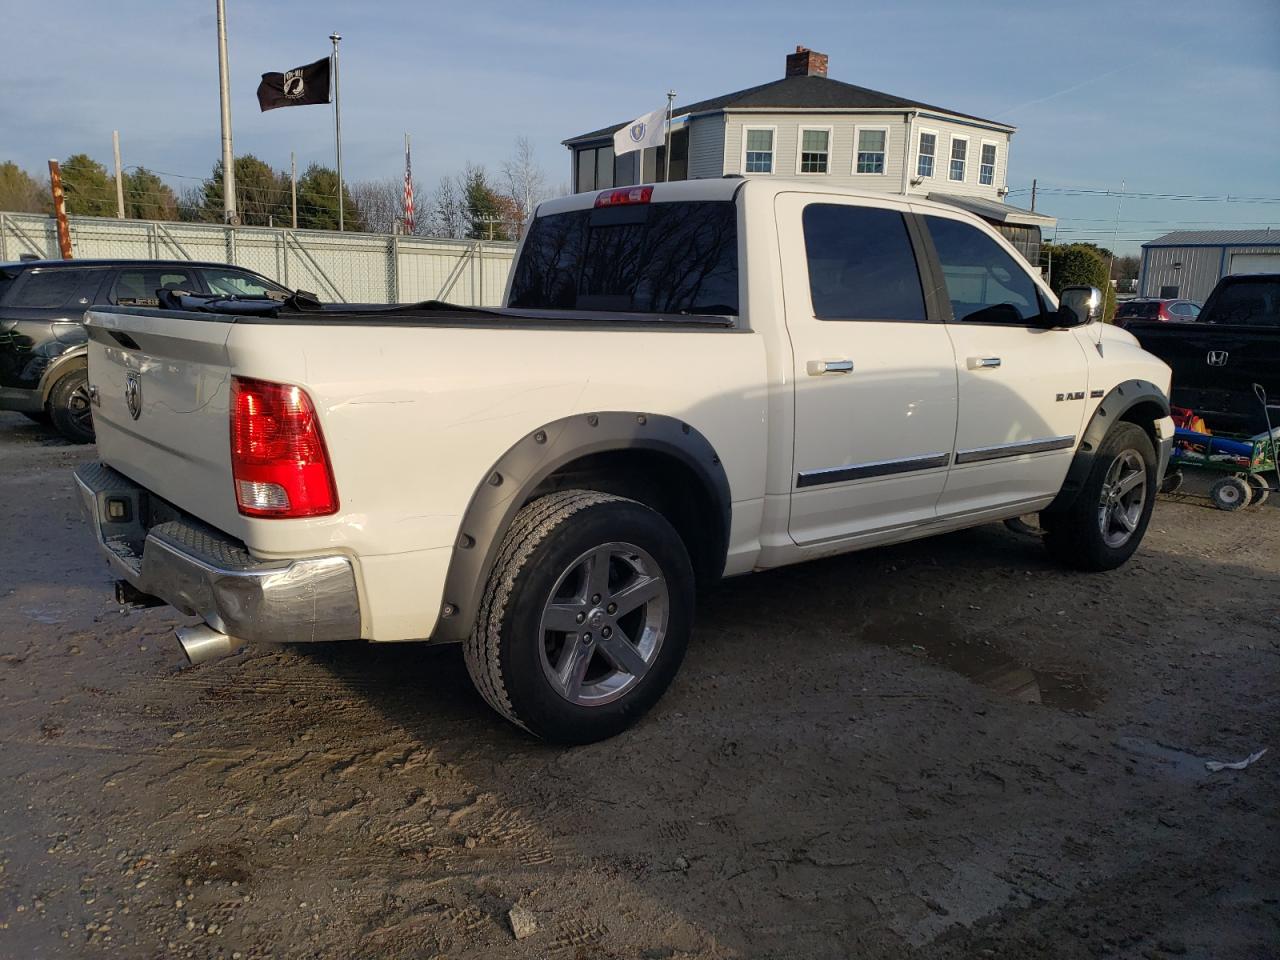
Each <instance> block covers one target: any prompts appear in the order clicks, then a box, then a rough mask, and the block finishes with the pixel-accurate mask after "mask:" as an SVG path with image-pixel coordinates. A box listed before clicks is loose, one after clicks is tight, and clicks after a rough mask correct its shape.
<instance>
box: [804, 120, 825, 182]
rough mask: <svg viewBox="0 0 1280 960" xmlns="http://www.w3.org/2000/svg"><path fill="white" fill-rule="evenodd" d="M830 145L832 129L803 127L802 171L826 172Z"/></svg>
mask: <svg viewBox="0 0 1280 960" xmlns="http://www.w3.org/2000/svg"><path fill="white" fill-rule="evenodd" d="M830 145H831V131H830V130H804V129H802V130H801V131H800V172H801V173H826V172H827V155H828V153H829V152H830Z"/></svg>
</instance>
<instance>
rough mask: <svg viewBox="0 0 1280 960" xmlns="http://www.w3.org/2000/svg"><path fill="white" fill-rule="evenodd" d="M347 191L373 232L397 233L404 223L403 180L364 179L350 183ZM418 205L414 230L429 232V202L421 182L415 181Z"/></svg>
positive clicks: (419, 234)
mask: <svg viewBox="0 0 1280 960" xmlns="http://www.w3.org/2000/svg"><path fill="white" fill-rule="evenodd" d="M347 192H348V193H349V194H350V195H351V201H352V203H354V204H355V206H356V211H357V214H356V215H357V216H358V217H359V219H360V222H361V223H362V224H364V228H365V229H366V230H368V231H370V232H372V233H398V232H401V231H402V229H403V223H404V179H403V178H401V177H386V178H385V179H383V180H363V181H359V182H356V183H349V184H347ZM413 197H414V204H415V213H414V222H413V233H414V235H415V236H419V237H423V236H429V235H430V219H431V217H430V213H431V211H430V203H429V202H428V198H427V196H426V194H425V193H423V191H422V186H421V184H419V183H418V181H416V180H415V181H414V182H413Z"/></svg>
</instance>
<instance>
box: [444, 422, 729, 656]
mask: <svg viewBox="0 0 1280 960" xmlns="http://www.w3.org/2000/svg"><path fill="white" fill-rule="evenodd" d="M623 450H648V451H652V452H655V453H660V454H664V455H666V456H668V457H672V458H674V459H676V460H677V461H679V462H680V463H681V464H683V465H684V466H685V467H687V468H688V469H689V470H690V471H691V472H692V473H693V474H694V475H695V476H696V477H698V479H699V480H700V481H701V483H702V486H703V488H704V490H705V492H706V493H707V494H708V495H709V497H710V499H711V502H712V503H713V504H714V506H715V509H714V511H713V513H714V516H713V517H712V518H711V519H712V520H713V521H714V523H713V524H712V526H713V528H714V530H715V542H713V543H712V545H711V546H712V551H713V553H712V555H713V556H714V557H715V558H716V560H715V570H714V578H715V579H718V578H719V577H720V575H721V574H722V573H723V571H724V563H725V558H726V556H727V554H728V548H729V527H730V522H731V519H732V503H733V501H732V497H731V494H730V489H729V477H728V474H727V473H726V472H725V469H724V464H723V463H721V461H720V457H719V455H718V454H717V453H716V451H715V448H714V447H713V446H712V444H711V441H709V440H708V439H707V438H706V437H705V436H704V435H703V434H702V433H701V432H699V431H698V430H697V429H696V428H694V427H693V426H691V425H690V424H688V423H685V422H684V421H682V420H679V419H677V418H675V417H669V416H665V415H662V414H652V413H642V412H636V411H614V412H606V413H588V414H575V415H574V416H570V417H564V418H562V419H560V420H555V421H552V422H551V423H548V424H546V425H544V426H542V427H539V428H538V429H536V430H533V431H531V432H529V433H527V434H525V436H524V437H522V438H521V439H520V440H519V441H518V442H517V443H516V444H515V445H513V446H512V447H511V448H510V449H509V450H507V452H506V453H504V454H503V455H502V456H501V457H499V458H498V460H497V462H496V463H494V465H493V466H492V467H491V468H490V469H489V471H488V473H487V474H486V475H485V477H484V479H483V480H482V481H481V482H480V484H479V486H478V487H476V491H475V493H474V494H472V497H471V502H470V503H469V504H468V505H467V509H466V512H465V513H464V514H463V517H462V523H461V525H460V527H459V530H458V537H457V540H456V541H455V542H454V547H453V556H452V557H451V558H450V561H449V570H448V573H447V574H446V575H445V583H444V596H443V598H442V600H441V607H440V611H439V619H438V620H437V621H436V624H435V630H434V631H433V632H432V634H431V637H432V639H433V640H441V641H448V640H461V639H463V638H465V637H466V636H467V635H468V634H469V633H470V632H471V628H472V626H473V624H474V622H475V616H476V611H477V609H478V607H479V603H480V598H481V596H482V595H483V592H484V587H485V584H486V582H487V581H488V579H489V574H490V571H492V569H493V565H494V563H495V561H496V559H497V554H498V548H499V547H500V546H501V544H502V540H503V538H504V537H505V536H506V533H507V530H508V528H509V527H510V526H511V523H512V521H513V520H514V519H515V515H516V514H517V513H518V512H519V510H520V507H521V506H522V505H523V504H524V503H525V501H526V500H527V499H528V498H529V495H530V494H532V493H533V492H534V491H535V490H536V489H537V488H538V486H539V485H540V484H541V483H542V482H543V481H544V480H546V479H547V478H548V477H549V476H551V475H552V474H553V473H555V472H556V471H557V470H559V469H560V468H561V467H563V466H565V465H566V464H568V463H570V462H572V461H574V460H578V459H580V458H581V457H585V456H588V455H590V454H594V453H607V452H611V451H623Z"/></svg>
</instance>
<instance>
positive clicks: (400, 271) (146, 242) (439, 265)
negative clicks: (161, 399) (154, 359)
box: [0, 213, 515, 306]
mask: <svg viewBox="0 0 1280 960" xmlns="http://www.w3.org/2000/svg"><path fill="white" fill-rule="evenodd" d="M67 219H68V223H69V225H70V227H71V249H72V253H73V254H74V256H75V257H76V258H78V259H91V258H94V257H104V258H112V259H114V258H123V259H130V260H156V259H164V260H206V261H210V262H213V263H230V264H235V265H236V266H241V267H248V268H249V269H250V270H256V271H258V272H259V273H262V274H265V275H266V276H268V277H272V278H273V279H275V280H279V281H280V282H281V283H283V284H284V285H285V286H287V287H291V288H292V289H295V290H309V291H311V292H312V293H314V294H316V295H317V296H318V297H320V299H321V300H331V301H346V302H351V303H397V302H398V303H412V302H415V301H418V300H434V299H439V300H449V301H451V302H453V303H460V304H465V305H468V306H496V305H498V304H500V303H501V302H502V295H503V293H504V292H505V289H506V283H507V274H508V273H509V272H510V270H511V261H512V259H513V258H514V256H515V244H514V243H504V242H499V241H491V240H486V241H483V242H482V241H477V240H434V239H427V238H424V237H393V236H390V235H386V234H370V233H338V232H336V231H331V230H289V229H284V228H280V227H237V228H234V229H233V228H230V227H224V226H222V225H220V224H209V223H172V222H159V221H150V220H116V219H113V218H109V217H68V218H67ZM22 256H37V257H41V258H46V259H57V258H58V257H59V253H58V231H57V227H56V224H55V222H54V219H53V218H52V217H47V216H42V215H40V214H31V213H0V262H3V261H10V260H17V259H19V258H20V257H22Z"/></svg>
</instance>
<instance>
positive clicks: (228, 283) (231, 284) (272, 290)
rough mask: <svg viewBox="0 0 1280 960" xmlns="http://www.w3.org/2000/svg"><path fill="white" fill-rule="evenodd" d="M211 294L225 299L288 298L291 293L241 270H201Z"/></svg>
mask: <svg viewBox="0 0 1280 960" xmlns="http://www.w3.org/2000/svg"><path fill="white" fill-rule="evenodd" d="M200 274H201V276H203V277H204V282H205V283H206V284H207V285H208V287H209V292H210V293H214V294H218V295H219V296H223V297H272V298H273V299H279V298H280V297H287V296H288V295H289V292H288V291H287V290H285V288H284V287H281V286H279V285H277V284H274V283H272V282H271V281H270V280H263V279H262V278H260V277H255V276H254V275H253V274H251V273H244V272H243V271H240V270H232V269H225V270H224V269H221V268H219V269H217V270H212V269H209V270H201V271H200Z"/></svg>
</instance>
